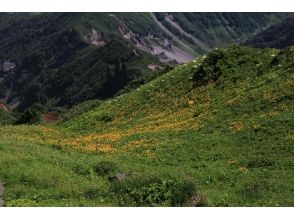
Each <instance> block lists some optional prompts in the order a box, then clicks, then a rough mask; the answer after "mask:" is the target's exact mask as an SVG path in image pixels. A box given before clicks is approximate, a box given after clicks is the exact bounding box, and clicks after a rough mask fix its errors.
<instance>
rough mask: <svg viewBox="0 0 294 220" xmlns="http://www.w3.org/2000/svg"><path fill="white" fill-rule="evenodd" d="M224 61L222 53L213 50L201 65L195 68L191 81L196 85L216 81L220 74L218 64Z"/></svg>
mask: <svg viewBox="0 0 294 220" xmlns="http://www.w3.org/2000/svg"><path fill="white" fill-rule="evenodd" d="M223 59H224V54H223V51H220V50H214V51H212V52H211V53H209V54H208V56H207V57H206V58H205V59H204V61H203V63H202V64H201V65H200V66H199V67H197V68H196V70H195V72H194V75H193V80H194V82H195V84H196V85H198V86H200V85H205V84H207V83H208V82H209V81H216V80H217V79H218V78H219V77H220V76H221V74H222V72H221V69H220V66H219V62H220V60H223Z"/></svg>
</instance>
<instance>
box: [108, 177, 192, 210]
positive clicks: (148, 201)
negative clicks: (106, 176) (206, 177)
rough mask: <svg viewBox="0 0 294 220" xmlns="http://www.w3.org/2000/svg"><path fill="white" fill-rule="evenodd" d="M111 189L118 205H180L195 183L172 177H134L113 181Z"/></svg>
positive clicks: (185, 199)
mask: <svg viewBox="0 0 294 220" xmlns="http://www.w3.org/2000/svg"><path fill="white" fill-rule="evenodd" d="M112 191H113V192H114V194H115V195H116V196H117V197H119V198H120V200H119V205H120V206H182V205H184V204H185V202H186V201H187V199H188V198H189V197H190V196H192V195H193V193H194V191H195V185H194V183H192V182H191V181H177V180H175V179H173V178H166V179H160V178H153V177H136V178H130V179H127V180H125V181H120V182H115V183H114V184H113V186H112Z"/></svg>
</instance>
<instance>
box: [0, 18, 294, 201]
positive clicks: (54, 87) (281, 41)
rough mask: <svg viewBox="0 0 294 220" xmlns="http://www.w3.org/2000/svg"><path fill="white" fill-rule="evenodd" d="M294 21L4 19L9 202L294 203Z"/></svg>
mask: <svg viewBox="0 0 294 220" xmlns="http://www.w3.org/2000/svg"><path fill="white" fill-rule="evenodd" d="M293 30H294V18H293V16H292V14H291V13H239V12H238V13H197V12H195V13H190V12H189V13H188V12H187V13H186V12H183V13H158V12H157V13H135V12H129V13H0V206H5V207H32V206H34V207H48V206H49V207H56V206H57V207H68V206H70V207H80V206H86V207H109V206H110V207H121V206H123V207H134V206H135V207H137V206H139V207H142V206H143V207H146V206H147V207H178V206H181V207H183V206H184V207H200V206H201V207H207V206H208V207H219V206H220V207H227V206H229V207H237V206H241V207H248V206H249V207H256V206H262V207H264V206H267V207H268V206H271V207H282V206H283V207H284V206H288V207H293V206H294V175H293V170H294V148H293V146H294V121H293V118H294V105H293V99H294V89H293V87H294V33H293Z"/></svg>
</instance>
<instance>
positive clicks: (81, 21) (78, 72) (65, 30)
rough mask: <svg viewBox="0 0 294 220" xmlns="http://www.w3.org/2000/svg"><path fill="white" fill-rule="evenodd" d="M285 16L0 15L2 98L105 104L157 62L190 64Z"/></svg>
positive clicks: (14, 102)
mask: <svg viewBox="0 0 294 220" xmlns="http://www.w3.org/2000/svg"><path fill="white" fill-rule="evenodd" d="M162 16H163V19H161V17H162ZM285 16H286V14H283V13H281V14H280V13H278V14H277V13H261V14H255V13H249V14H243V13H221V14H219V13H166V14H162V13H156V14H153V13H12V14H11V13H10V14H9V13H2V14H1V16H0V45H1V47H0V99H1V100H3V101H5V102H6V103H7V104H9V105H10V106H11V107H12V108H17V109H18V110H21V111H23V110H24V109H26V108H28V107H30V106H31V105H32V104H34V103H41V104H43V105H46V106H56V105H57V106H72V105H74V104H77V103H79V102H81V101H84V100H88V99H92V98H102V99H104V98H109V97H112V96H113V95H114V94H116V93H117V92H118V91H119V90H120V89H122V88H123V87H124V86H127V85H129V83H130V82H133V81H134V80H136V81H138V80H139V79H140V78H146V77H149V76H148V75H149V73H152V72H154V70H156V69H160V68H161V66H164V64H162V63H165V64H175V63H182V62H187V61H190V60H192V59H193V58H194V57H196V56H198V55H199V54H203V53H204V52H207V51H209V50H210V49H212V48H214V47H216V46H223V45H225V44H229V43H231V42H233V41H236V40H237V39H238V38H240V39H244V38H246V37H249V36H252V35H253V34H254V32H256V31H259V30H260V29H262V28H265V27H267V26H269V25H271V24H274V23H275V22H278V21H280V20H283V19H284V17H285ZM207 22H208V23H207ZM204 27H207V29H205V28H204ZM114 42H115V43H114ZM107 56H110V58H108V57H107ZM89 80H91V81H89Z"/></svg>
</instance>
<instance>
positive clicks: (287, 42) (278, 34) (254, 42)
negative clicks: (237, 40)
mask: <svg viewBox="0 0 294 220" xmlns="http://www.w3.org/2000/svg"><path fill="white" fill-rule="evenodd" d="M243 44H244V45H249V46H254V47H260V48H265V47H272V48H286V47H288V46H293V45H294V18H288V19H287V20H285V21H283V22H281V23H279V24H277V25H274V26H272V27H270V28H269V29H267V30H266V31H264V32H262V33H260V34H258V35H256V36H254V37H252V38H250V39H249V40H247V41H246V42H245V43H243Z"/></svg>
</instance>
